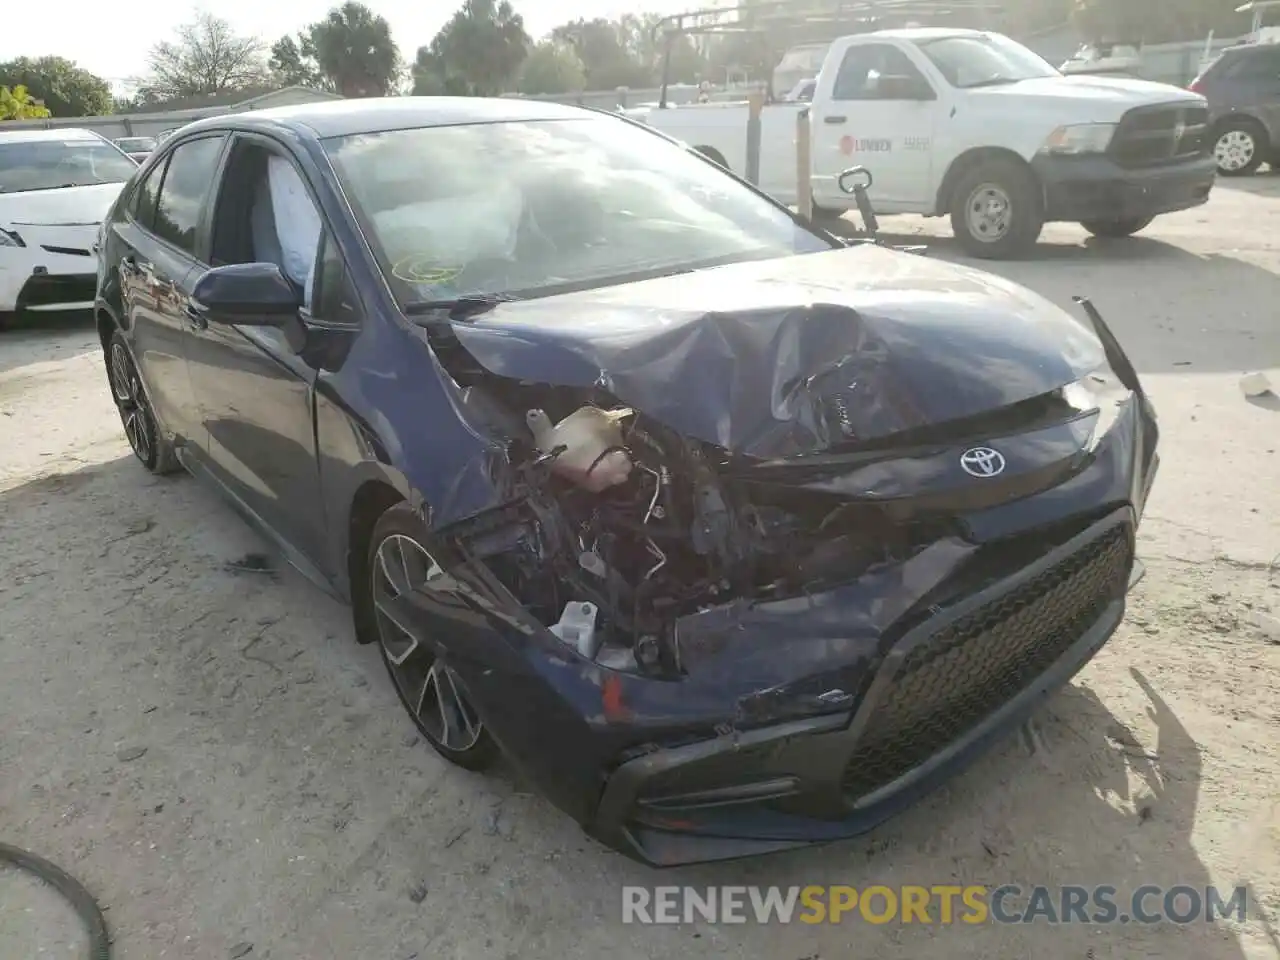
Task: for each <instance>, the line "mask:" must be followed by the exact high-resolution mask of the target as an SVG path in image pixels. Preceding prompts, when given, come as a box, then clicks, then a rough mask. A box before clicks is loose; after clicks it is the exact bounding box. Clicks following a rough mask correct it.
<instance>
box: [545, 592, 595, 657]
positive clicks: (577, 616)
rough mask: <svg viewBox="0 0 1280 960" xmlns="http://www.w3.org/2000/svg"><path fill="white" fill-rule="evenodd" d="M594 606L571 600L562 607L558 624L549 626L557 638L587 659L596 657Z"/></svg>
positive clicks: (582, 601)
mask: <svg viewBox="0 0 1280 960" xmlns="http://www.w3.org/2000/svg"><path fill="white" fill-rule="evenodd" d="M596 612H597V610H596V605H595V604H594V603H587V602H586V601H585V600H571V601H570V602H568V603H566V604H565V605H564V612H563V613H561V614H560V622H559V623H554V624H552V625H551V626H550V628H549V629H550V630H551V632H552V633H554V634H555V635H556V636H557V637H559V638H560V639H561V640H563V641H564V642H565V643H567V644H569V645H570V646H572V647H576V648H577V650H578V652H579V653H580V654H582V655H583V656H584V657H586V658H587V659H589V660H590V659H593V658H594V657H595V655H596Z"/></svg>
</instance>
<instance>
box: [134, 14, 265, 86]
mask: <svg viewBox="0 0 1280 960" xmlns="http://www.w3.org/2000/svg"><path fill="white" fill-rule="evenodd" d="M263 53H264V50H263V46H262V42H261V41H260V40H258V39H257V38H256V37H240V36H237V35H236V33H235V31H234V30H233V29H232V28H231V24H229V23H228V22H227V21H226V20H223V19H222V18H221V17H215V16H213V15H212V14H210V13H203V12H202V13H199V14H197V15H196V18H195V19H194V20H193V21H192V22H190V23H188V24H184V25H183V26H181V27H179V28H178V32H177V36H176V37H175V38H174V39H173V40H166V41H164V42H163V43H158V44H156V45H155V46H154V47H152V48H151V54H150V56H149V57H148V58H147V64H148V67H149V68H150V72H149V74H148V76H147V77H146V78H144V80H143V81H142V85H141V86H142V89H141V90H140V91H139V95H140V97H141V99H142V100H143V102H151V103H154V102H163V101H165V100H176V99H179V98H181V97H194V96H200V95H202V94H214V93H223V92H225V91H228V90H243V89H244V88H246V87H253V86H259V85H261V84H264V83H266V82H267V79H268V74H267V65H266V61H265V59H264V56H263Z"/></svg>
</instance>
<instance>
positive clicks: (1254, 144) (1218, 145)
mask: <svg viewBox="0 0 1280 960" xmlns="http://www.w3.org/2000/svg"><path fill="white" fill-rule="evenodd" d="M1216 132H1217V135H1218V138H1217V139H1216V140H1215V141H1214V142H1213V159H1214V160H1215V161H1217V164H1218V172H1219V173H1220V174H1222V175H1223V176H1224V177H1247V176H1248V175H1249V174H1251V173H1253V172H1254V171H1255V170H1257V169H1258V168H1259V167H1260V166H1262V161H1263V160H1265V159H1266V157H1267V152H1268V149H1269V147H1268V145H1267V131H1266V130H1265V129H1263V127H1262V125H1261V124H1260V123H1258V122H1257V121H1256V120H1251V119H1249V118H1248V117H1237V118H1236V119H1234V120H1226V121H1224V122H1223V123H1222V125H1221V126H1220V127H1218V129H1217V131H1216Z"/></svg>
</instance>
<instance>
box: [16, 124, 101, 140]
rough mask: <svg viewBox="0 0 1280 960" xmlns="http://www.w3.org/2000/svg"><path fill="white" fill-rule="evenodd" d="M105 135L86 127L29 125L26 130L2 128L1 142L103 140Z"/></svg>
mask: <svg viewBox="0 0 1280 960" xmlns="http://www.w3.org/2000/svg"><path fill="white" fill-rule="evenodd" d="M102 139H103V137H102V136H101V135H99V134H96V133H94V132H93V131H92V130H86V129H85V128H84V127H52V128H49V129H45V128H43V127H28V128H27V129H25V130H3V129H0V143H37V142H39V141H51V140H57V141H63V142H65V141H67V140H102Z"/></svg>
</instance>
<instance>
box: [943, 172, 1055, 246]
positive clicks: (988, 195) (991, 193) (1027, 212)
mask: <svg viewBox="0 0 1280 960" xmlns="http://www.w3.org/2000/svg"><path fill="white" fill-rule="evenodd" d="M1043 228H1044V201H1043V199H1042V198H1041V195H1040V187H1039V184H1038V183H1037V182H1036V178H1035V175H1034V174H1033V173H1032V172H1031V170H1030V169H1029V168H1028V167H1027V166H1026V165H1025V164H1023V163H1021V162H1020V161H1015V160H1012V159H1008V160H1006V159H1003V158H997V159H993V160H987V161H985V162H983V163H980V164H978V165H977V166H976V167H974V168H973V169H971V170H968V171H966V172H965V173H963V174H961V175H960V179H959V180H958V181H957V182H956V185H955V190H954V192H953V193H952V199H951V229H952V231H953V232H954V233H955V235H956V239H957V240H958V241H959V242H960V246H961V247H963V248H964V251H965V253H967V254H969V255H970V256H973V257H980V258H982V259H984V260H1007V259H1010V258H1012V257H1018V256H1023V255H1025V254H1026V253H1028V252H1029V251H1031V250H1032V249H1033V248H1034V247H1035V243H1036V240H1037V239H1038V238H1039V236H1040V231H1041V230H1042V229H1043Z"/></svg>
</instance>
